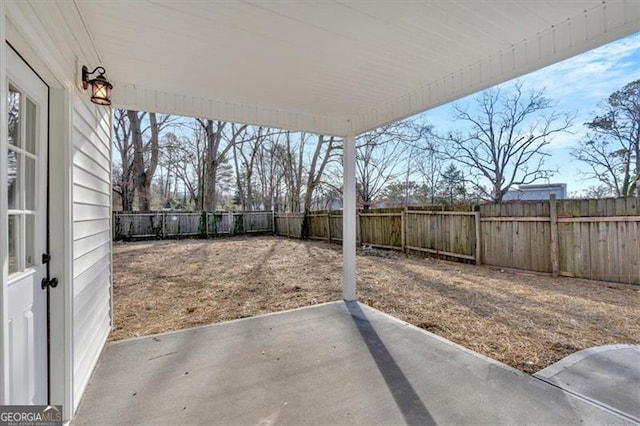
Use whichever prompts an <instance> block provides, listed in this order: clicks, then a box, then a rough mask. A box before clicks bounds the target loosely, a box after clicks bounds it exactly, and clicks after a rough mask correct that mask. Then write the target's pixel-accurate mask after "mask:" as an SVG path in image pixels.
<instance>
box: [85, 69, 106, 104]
mask: <svg viewBox="0 0 640 426" xmlns="http://www.w3.org/2000/svg"><path fill="white" fill-rule="evenodd" d="M105 72H106V71H105V70H104V68H103V67H96V69H94V70H93V71H91V72H89V68H87V67H86V66H84V65H83V66H82V88H83V89H84V90H87V89H88V88H89V85H91V102H93V103H94V104H98V105H111V89H113V85H112V84H111V83H109V80H107V77H105V76H104V73H105ZM95 73H98V76H97V77H96V78H94V79H92V80H89V76H90V75H91V74H95Z"/></svg>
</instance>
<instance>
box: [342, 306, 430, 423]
mask: <svg viewBox="0 0 640 426" xmlns="http://www.w3.org/2000/svg"><path fill="white" fill-rule="evenodd" d="M345 304H346V305H347V309H348V310H349V313H350V314H351V319H353V322H354V323H355V325H356V327H357V328H358V332H360V335H361V336H362V340H364V343H365V344H366V345H367V348H368V349H369V353H370V354H371V356H372V357H373V360H374V361H375V363H376V365H377V366H378V370H379V371H380V373H381V374H382V377H383V378H384V380H385V382H386V383H387V387H388V388H389V392H390V393H391V395H393V399H394V400H395V402H396V404H397V405H398V408H399V409H400V412H401V413H402V416H403V417H404V419H405V421H406V422H407V424H409V425H435V424H436V421H435V420H434V418H433V417H432V416H431V414H430V413H429V410H428V409H427V407H426V406H425V405H424V403H423V402H422V399H420V396H419V395H418V394H417V393H416V391H415V389H414V388H413V386H412V385H411V383H410V382H409V380H408V379H407V377H406V376H405V374H404V373H403V372H402V369H401V368H400V367H399V366H398V364H397V363H396V361H395V360H394V359H393V356H392V355H391V353H389V350H388V349H387V347H386V346H385V344H384V342H383V341H382V339H380V336H379V335H378V333H377V332H376V330H375V328H373V325H371V322H369V320H368V319H367V316H366V315H365V313H364V312H363V311H362V309H361V308H360V306H359V305H358V303H357V302H345Z"/></svg>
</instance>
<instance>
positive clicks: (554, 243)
mask: <svg viewBox="0 0 640 426" xmlns="http://www.w3.org/2000/svg"><path fill="white" fill-rule="evenodd" d="M549 215H550V216H551V222H550V224H551V275H552V276H554V277H557V276H558V275H559V274H560V256H559V253H558V206H557V204H556V194H551V195H549Z"/></svg>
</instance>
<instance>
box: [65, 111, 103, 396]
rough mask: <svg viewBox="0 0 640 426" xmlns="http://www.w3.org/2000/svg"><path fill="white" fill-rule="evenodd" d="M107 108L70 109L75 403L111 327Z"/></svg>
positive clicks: (81, 392)
mask: <svg viewBox="0 0 640 426" xmlns="http://www.w3.org/2000/svg"><path fill="white" fill-rule="evenodd" d="M108 112H109V110H108V109H106V108H104V107H102V108H101V107H97V106H95V105H93V104H91V103H89V102H87V99H76V102H75V103H74V110H73V146H72V150H73V151H72V153H71V154H72V159H73V170H72V174H73V189H72V191H73V194H72V197H73V276H74V286H73V324H74V327H73V359H74V374H73V388H74V392H73V394H74V405H76V406H77V405H78V404H79V402H80V398H81V396H82V394H83V392H84V389H85V387H86V385H87V383H88V382H89V379H90V378H91V373H92V372H93V368H94V366H95V364H96V362H97V360H98V357H99V355H100V352H101V350H102V347H103V345H104V342H105V339H106V338H107V335H108V334H109V330H110V327H111V312H110V311H111V300H110V294H111V291H110V285H111V238H110V237H111V225H110V222H109V221H110V218H111V183H110V168H111V160H110V156H111V152H110V138H109V128H110V122H111V120H110V115H109V114H108Z"/></svg>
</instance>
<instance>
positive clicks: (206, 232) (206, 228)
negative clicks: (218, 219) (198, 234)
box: [204, 212, 209, 238]
mask: <svg viewBox="0 0 640 426" xmlns="http://www.w3.org/2000/svg"><path fill="white" fill-rule="evenodd" d="M204 236H205V238H209V212H204Z"/></svg>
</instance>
